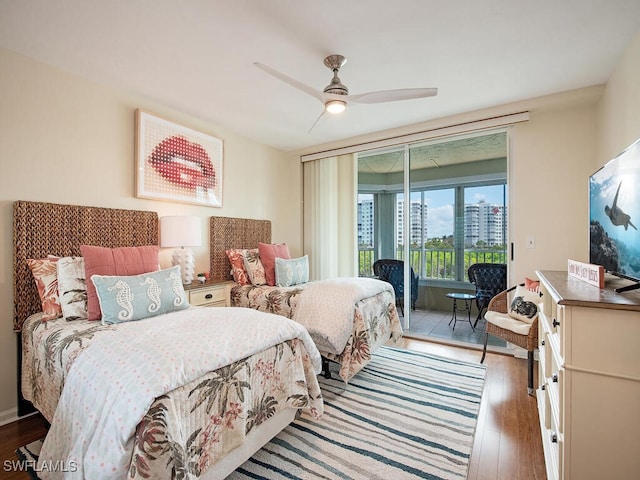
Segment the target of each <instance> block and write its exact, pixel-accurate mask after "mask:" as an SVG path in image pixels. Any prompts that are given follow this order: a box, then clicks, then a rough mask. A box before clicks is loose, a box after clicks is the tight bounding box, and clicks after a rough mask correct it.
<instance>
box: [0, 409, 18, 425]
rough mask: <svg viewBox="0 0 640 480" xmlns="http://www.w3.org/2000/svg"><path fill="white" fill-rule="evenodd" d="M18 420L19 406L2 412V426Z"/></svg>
mask: <svg viewBox="0 0 640 480" xmlns="http://www.w3.org/2000/svg"><path fill="white" fill-rule="evenodd" d="M16 420H18V408H17V407H15V408H10V409H9V410H5V411H4V412H0V426H2V425H6V424H7V423H11V422H15V421H16Z"/></svg>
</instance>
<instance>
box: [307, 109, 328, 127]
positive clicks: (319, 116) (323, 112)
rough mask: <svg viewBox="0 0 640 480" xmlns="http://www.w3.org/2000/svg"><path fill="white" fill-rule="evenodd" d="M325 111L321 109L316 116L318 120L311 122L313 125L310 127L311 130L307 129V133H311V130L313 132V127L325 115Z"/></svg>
mask: <svg viewBox="0 0 640 480" xmlns="http://www.w3.org/2000/svg"><path fill="white" fill-rule="evenodd" d="M325 112H326V110H325V109H324V108H323V109H322V112H321V113H320V115H318V118H316V121H315V122H313V125H311V128H310V129H309V131H308V132H307V133H311V130H313V127H315V126H316V125H317V124H318V122H319V121H320V119H321V118H322V116H323V115H324V114H325Z"/></svg>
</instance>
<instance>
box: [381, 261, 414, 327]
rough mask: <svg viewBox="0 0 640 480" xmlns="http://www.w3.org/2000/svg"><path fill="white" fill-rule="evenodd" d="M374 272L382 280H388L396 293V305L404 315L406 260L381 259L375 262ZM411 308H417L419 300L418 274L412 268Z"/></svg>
mask: <svg viewBox="0 0 640 480" xmlns="http://www.w3.org/2000/svg"><path fill="white" fill-rule="evenodd" d="M373 273H374V275H376V276H377V277H378V278H379V279H380V280H383V281H385V282H388V283H390V284H391V286H392V287H393V290H394V291H395V294H396V305H398V306H399V307H400V313H402V316H404V262H403V261H402V260H394V259H380V260H376V261H375V262H374V264H373ZM410 275H411V310H415V309H416V301H417V300H418V276H417V275H416V274H415V272H414V271H413V268H411V272H410Z"/></svg>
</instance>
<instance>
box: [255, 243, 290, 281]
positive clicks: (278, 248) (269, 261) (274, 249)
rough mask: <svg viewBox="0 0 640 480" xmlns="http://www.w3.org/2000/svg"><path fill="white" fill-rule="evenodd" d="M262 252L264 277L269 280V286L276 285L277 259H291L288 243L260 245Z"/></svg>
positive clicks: (261, 259)
mask: <svg viewBox="0 0 640 480" xmlns="http://www.w3.org/2000/svg"><path fill="white" fill-rule="evenodd" d="M258 250H259V251H260V261H261V262H262V265H263V266H264V275H265V277H266V278H267V285H271V286H275V284H276V258H285V259H291V255H290V254H289V247H287V244H286V243H274V244H270V243H258Z"/></svg>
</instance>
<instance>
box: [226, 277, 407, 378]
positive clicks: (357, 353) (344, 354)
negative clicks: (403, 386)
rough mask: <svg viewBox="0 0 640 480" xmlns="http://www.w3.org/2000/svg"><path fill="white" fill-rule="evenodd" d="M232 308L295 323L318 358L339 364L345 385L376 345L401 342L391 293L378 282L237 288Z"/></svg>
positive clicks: (363, 280)
mask: <svg viewBox="0 0 640 480" xmlns="http://www.w3.org/2000/svg"><path fill="white" fill-rule="evenodd" d="M305 295H306V298H305V297H303V296H305ZM231 304H232V305H233V306H236V307H247V308H252V309H255V310H259V311H262V312H269V313H275V314H278V315H282V316H284V317H287V318H291V319H294V320H296V321H299V322H300V323H301V324H302V325H304V326H305V328H307V330H308V331H309V333H310V335H311V338H312V339H313V341H314V342H315V344H316V346H317V347H318V350H319V351H320V353H321V354H322V356H323V357H325V358H327V359H329V360H332V361H334V362H337V363H338V364H340V377H341V378H342V379H343V380H344V381H345V382H348V381H349V379H350V378H351V377H353V376H354V375H355V374H356V373H358V372H359V371H360V370H361V369H362V368H363V367H364V366H365V365H366V364H367V363H368V362H369V360H370V359H371V354H372V353H373V352H374V351H375V350H376V349H377V348H378V347H379V346H380V345H383V344H384V343H386V342H387V341H388V340H389V339H392V340H394V341H396V340H398V339H399V338H400V337H401V336H402V327H401V325H400V319H399V317H398V311H397V310H396V306H395V295H394V293H393V287H391V285H389V284H388V283H386V282H381V281H379V280H373V279H366V278H340V279H332V280H320V281H314V282H309V283H305V284H301V285H295V286H292V287H272V286H266V285H264V286H256V285H244V286H240V285H236V286H234V287H233V288H232V289H231ZM302 309H304V312H302V311H301V310H302Z"/></svg>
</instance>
